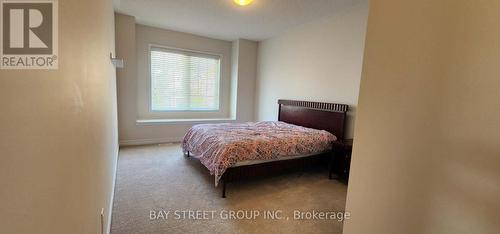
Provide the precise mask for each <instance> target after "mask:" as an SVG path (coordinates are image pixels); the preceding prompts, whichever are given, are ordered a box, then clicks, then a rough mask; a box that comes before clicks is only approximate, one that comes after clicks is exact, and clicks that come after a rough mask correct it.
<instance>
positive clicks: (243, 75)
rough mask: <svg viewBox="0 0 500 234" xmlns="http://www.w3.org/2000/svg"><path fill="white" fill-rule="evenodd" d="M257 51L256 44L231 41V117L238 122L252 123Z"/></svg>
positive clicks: (240, 40)
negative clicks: (232, 108)
mask: <svg viewBox="0 0 500 234" xmlns="http://www.w3.org/2000/svg"><path fill="white" fill-rule="evenodd" d="M257 49H258V44H257V42H254V41H249V40H245V39H239V40H236V41H233V58H234V59H233V69H232V72H233V74H232V76H233V77H232V78H233V79H232V81H233V85H234V86H233V87H232V90H233V92H234V95H235V96H233V101H234V102H235V103H236V105H235V106H233V107H234V110H235V111H234V113H233V115H236V116H235V118H236V119H237V120H238V121H240V122H252V121H254V106H255V104H254V103H255V102H254V101H255V82H256V77H257Z"/></svg>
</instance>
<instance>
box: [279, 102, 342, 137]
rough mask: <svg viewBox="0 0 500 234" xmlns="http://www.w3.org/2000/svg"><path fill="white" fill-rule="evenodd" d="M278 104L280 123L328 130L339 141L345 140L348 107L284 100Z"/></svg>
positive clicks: (335, 104)
mask: <svg viewBox="0 0 500 234" xmlns="http://www.w3.org/2000/svg"><path fill="white" fill-rule="evenodd" d="M278 104H279V112H278V121H283V122H286V123H290V124H295V125H299V126H304V127H308V128H314V129H319V130H326V131H328V132H330V133H332V134H333V135H335V136H336V137H337V139H339V140H342V139H344V130H345V122H346V113H347V110H348V109H349V106H348V105H346V104H338V103H325V102H309V101H295V100H282V99H280V100H278Z"/></svg>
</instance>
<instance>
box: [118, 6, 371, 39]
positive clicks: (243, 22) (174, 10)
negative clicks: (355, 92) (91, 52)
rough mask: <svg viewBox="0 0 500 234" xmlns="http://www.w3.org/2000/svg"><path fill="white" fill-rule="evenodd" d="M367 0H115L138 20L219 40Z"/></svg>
mask: <svg viewBox="0 0 500 234" xmlns="http://www.w3.org/2000/svg"><path fill="white" fill-rule="evenodd" d="M364 1H366V0H254V2H253V3H252V4H250V5H249V6H245V7H241V6H238V5H236V4H234V2H233V0H114V7H115V10H116V11H117V12H119V13H123V14H127V15H131V16H135V17H136V20H137V23H139V24H144V25H149V26H154V27H159V28H164V29H170V30H175V31H180V32H186V33H192V34H197V35H201V36H206V37H211V38H217V39H222V40H229V41H231V40H235V39H238V38H244V39H249V40H256V41H260V40H264V39H267V38H271V37H274V36H276V35H278V34H280V33H283V32H285V31H287V30H289V29H290V28H293V27H296V26H298V25H301V24H304V23H307V22H309V21H312V20H314V19H319V18H322V17H325V16H328V15H331V14H333V13H335V12H337V11H339V10H342V9H343V8H347V7H350V6H352V5H355V4H357V3H359V2H364Z"/></svg>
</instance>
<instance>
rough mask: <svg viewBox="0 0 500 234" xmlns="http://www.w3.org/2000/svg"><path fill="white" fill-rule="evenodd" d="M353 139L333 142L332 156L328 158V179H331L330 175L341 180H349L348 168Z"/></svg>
mask: <svg viewBox="0 0 500 234" xmlns="http://www.w3.org/2000/svg"><path fill="white" fill-rule="evenodd" d="M352 142H353V139H344V140H340V141H334V142H333V147H332V156H331V158H330V165H329V168H330V172H329V175H328V178H329V179H332V173H335V174H336V175H338V176H339V177H340V178H341V179H343V180H345V181H348V180H349V168H350V166H351V154H352Z"/></svg>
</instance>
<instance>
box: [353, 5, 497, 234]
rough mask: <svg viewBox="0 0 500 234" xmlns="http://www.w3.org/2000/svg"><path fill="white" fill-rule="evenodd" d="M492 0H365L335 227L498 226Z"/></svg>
mask: <svg viewBox="0 0 500 234" xmlns="http://www.w3.org/2000/svg"><path fill="white" fill-rule="evenodd" d="M499 18H500V2H499V1H497V0H484V1H474V2H471V1H468V0H444V1H432V0H423V1H401V0H384V1H378V0H372V1H371V2H370V17H369V23H368V32H367V39H366V50H365V60H364V65H363V75H362V82H361V90H360V99H359V111H358V115H357V121H356V130H355V134H356V138H355V142H354V151H353V156H352V163H351V175H350V180H349V188H348V194H347V207H346V209H347V210H348V211H350V212H351V214H352V219H351V220H349V221H347V222H346V223H345V224H344V233H346V234H351V233H353V234H357V233H384V234H391V233H498V231H499V230H500V222H499V220H500V199H498V198H499V197H500V187H499V186H498V185H499V184H500V143H499V141H498V139H500V132H499V131H498V129H499V123H500V102H499V101H498V100H500V92H498V87H500V79H499V78H498V77H499V76H500V69H499V67H500V66H499V64H498V61H500V46H499V45H500V44H499V41H500V30H498V29H499V27H500V21H498V19H499Z"/></svg>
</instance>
